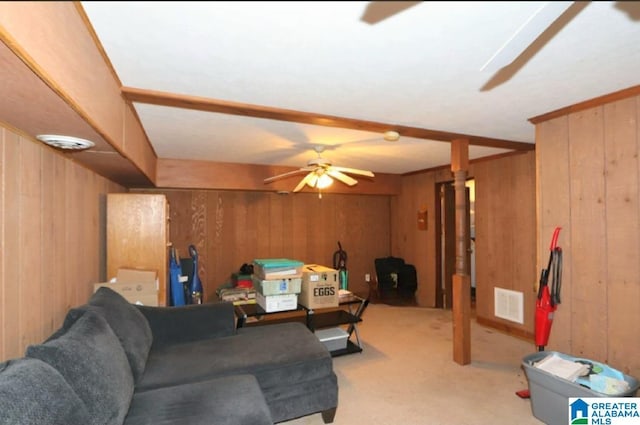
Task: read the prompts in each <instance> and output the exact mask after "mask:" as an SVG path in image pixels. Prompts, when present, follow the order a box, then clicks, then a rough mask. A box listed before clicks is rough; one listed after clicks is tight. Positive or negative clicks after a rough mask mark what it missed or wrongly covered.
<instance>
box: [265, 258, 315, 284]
mask: <svg viewBox="0 0 640 425" xmlns="http://www.w3.org/2000/svg"><path fill="white" fill-rule="evenodd" d="M303 266H304V263H303V262H302V261H298V260H291V259H288V258H263V259H255V260H253V274H254V275H255V276H257V277H259V278H260V279H263V280H272V279H282V278H296V277H302V267H303Z"/></svg>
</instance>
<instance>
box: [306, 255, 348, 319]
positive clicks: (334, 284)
mask: <svg viewBox="0 0 640 425" xmlns="http://www.w3.org/2000/svg"><path fill="white" fill-rule="evenodd" d="M339 289H340V288H339V282H338V270H336V269H332V268H329V267H325V266H320V265H318V264H305V265H304V267H303V269H302V290H301V291H300V300H299V302H300V304H302V305H303V306H305V307H307V308H310V309H314V308H327V307H338V304H339V303H340V300H339V297H338V295H339V294H338V290H339Z"/></svg>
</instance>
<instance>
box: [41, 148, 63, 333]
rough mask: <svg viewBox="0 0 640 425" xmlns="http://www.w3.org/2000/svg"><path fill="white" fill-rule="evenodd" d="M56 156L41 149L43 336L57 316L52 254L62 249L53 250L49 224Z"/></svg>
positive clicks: (51, 216)
mask: <svg viewBox="0 0 640 425" xmlns="http://www.w3.org/2000/svg"><path fill="white" fill-rule="evenodd" d="M56 156H57V155H53V154H52V153H51V152H48V151H46V150H44V149H43V150H42V161H41V163H42V166H41V174H42V199H41V209H40V212H41V214H42V217H43V220H42V234H41V252H42V260H41V262H40V275H41V276H43V281H44V285H43V289H44V292H45V293H46V294H47V297H46V298H47V301H46V302H43V303H42V305H41V307H42V312H41V314H42V321H41V327H42V332H43V337H45V336H48V335H50V334H51V333H53V330H54V326H55V325H56V324H57V321H56V319H57V318H56V317H55V308H56V298H57V288H56V287H55V284H56V282H55V277H56V276H55V273H54V268H55V261H56V258H55V256H54V252H55V251H63V250H62V249H59V250H54V246H55V245H54V243H55V242H54V241H55V238H56V234H57V233H58V231H56V228H55V227H52V226H51V221H53V219H54V217H55V193H56V189H58V187H57V186H56V184H57V181H56V169H55V167H56V160H55V159H56V158H55V157H56ZM45 218H49V220H51V221H49V220H47V221H45Z"/></svg>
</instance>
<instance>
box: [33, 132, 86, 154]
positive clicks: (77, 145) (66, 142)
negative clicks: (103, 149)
mask: <svg viewBox="0 0 640 425" xmlns="http://www.w3.org/2000/svg"><path fill="white" fill-rule="evenodd" d="M36 139H38V140H40V141H41V142H43V143H46V144H47V145H49V146H53V147H54V148H58V149H64V150H74V151H80V150H84V149H89V148H92V147H94V146H95V144H94V143H93V142H91V141H89V140H85V139H79V138H77V137H71V136H59V135H57V134H40V135H38V136H36Z"/></svg>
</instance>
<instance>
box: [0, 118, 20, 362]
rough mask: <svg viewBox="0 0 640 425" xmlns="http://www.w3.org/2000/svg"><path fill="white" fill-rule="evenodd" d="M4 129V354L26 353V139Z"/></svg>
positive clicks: (7, 355) (17, 355)
mask: <svg viewBox="0 0 640 425" xmlns="http://www.w3.org/2000/svg"><path fill="white" fill-rule="evenodd" d="M3 132H4V161H3V164H2V166H3V167H2V168H3V187H2V191H3V203H4V213H3V214H4V220H3V223H2V224H3V232H4V240H3V242H4V244H3V248H2V257H3V263H4V264H3V269H4V270H3V273H4V275H3V296H4V305H3V306H2V328H3V331H4V350H3V351H4V358H12V357H19V356H21V355H22V345H21V341H20V328H21V327H22V326H21V321H22V311H21V310H20V303H19V302H18V301H19V300H20V275H21V273H22V269H21V268H20V263H21V262H22V260H21V259H20V255H21V254H22V252H21V249H20V239H21V233H20V230H21V227H20V226H21V225H22V224H23V223H22V221H21V216H20V185H21V181H20V157H21V155H22V149H21V148H22V144H23V143H22V142H21V140H20V138H19V137H18V135H17V134H15V133H12V132H10V131H8V130H3Z"/></svg>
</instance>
